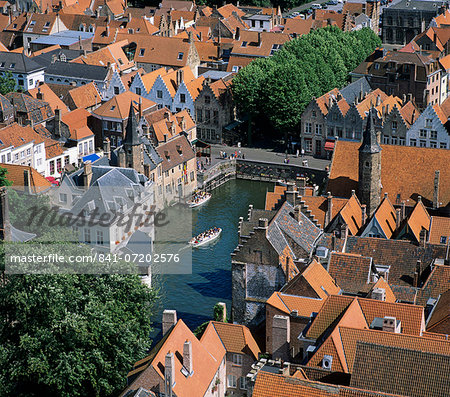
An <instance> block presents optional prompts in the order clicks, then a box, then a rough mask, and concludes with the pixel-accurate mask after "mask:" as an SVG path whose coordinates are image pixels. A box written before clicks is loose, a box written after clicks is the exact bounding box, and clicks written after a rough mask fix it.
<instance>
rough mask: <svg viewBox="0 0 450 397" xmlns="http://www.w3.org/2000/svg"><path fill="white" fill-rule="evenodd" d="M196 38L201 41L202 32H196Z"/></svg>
mask: <svg viewBox="0 0 450 397" xmlns="http://www.w3.org/2000/svg"><path fill="white" fill-rule="evenodd" d="M198 39H199V40H200V41H203V35H202V32H198Z"/></svg>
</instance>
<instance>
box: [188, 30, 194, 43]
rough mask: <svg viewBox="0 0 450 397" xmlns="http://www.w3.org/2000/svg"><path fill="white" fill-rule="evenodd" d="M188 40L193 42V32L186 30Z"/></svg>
mask: <svg viewBox="0 0 450 397" xmlns="http://www.w3.org/2000/svg"><path fill="white" fill-rule="evenodd" d="M188 41H189V43H190V44H192V43H193V42H194V34H193V33H192V32H188Z"/></svg>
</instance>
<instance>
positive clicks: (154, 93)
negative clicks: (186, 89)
mask: <svg viewBox="0 0 450 397" xmlns="http://www.w3.org/2000/svg"><path fill="white" fill-rule="evenodd" d="M146 98H148V99H150V100H151V101H153V102H156V103H157V104H158V108H163V107H166V108H167V109H169V110H173V98H172V95H171V94H170V91H169V90H168V88H167V86H166V83H165V82H164V80H163V79H162V77H161V76H158V77H157V78H156V80H155V83H154V84H153V87H152V88H151V89H150V91H149V92H148V95H147V96H146Z"/></svg>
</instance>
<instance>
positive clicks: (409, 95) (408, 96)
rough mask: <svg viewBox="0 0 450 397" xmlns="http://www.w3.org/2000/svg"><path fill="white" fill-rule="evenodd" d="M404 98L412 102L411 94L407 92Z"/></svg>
mask: <svg viewBox="0 0 450 397" xmlns="http://www.w3.org/2000/svg"><path fill="white" fill-rule="evenodd" d="M406 98H407V99H408V102H412V99H413V96H412V94H407V95H406Z"/></svg>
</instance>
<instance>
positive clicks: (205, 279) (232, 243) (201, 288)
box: [152, 179, 273, 339]
mask: <svg viewBox="0 0 450 397" xmlns="http://www.w3.org/2000/svg"><path fill="white" fill-rule="evenodd" d="M267 190H272V191H273V184H270V183H265V182H257V181H246V180H239V179H235V180H231V181H228V182H227V183H225V184H224V185H222V186H220V187H218V188H217V189H215V190H214V191H213V192H212V197H211V199H210V200H209V201H208V202H207V203H206V204H204V205H203V206H201V207H199V208H198V209H193V214H192V236H196V235H197V234H200V233H201V232H203V231H205V230H207V229H209V228H211V227H214V226H217V227H220V228H222V234H221V236H220V238H219V239H218V240H217V241H216V242H214V243H212V244H211V245H210V246H205V247H203V248H198V249H192V272H189V274H161V275H154V276H153V280H152V283H153V285H154V286H155V287H156V288H159V290H160V296H161V300H160V304H159V307H158V310H157V313H156V314H155V318H154V324H155V332H154V334H153V335H152V336H153V338H156V339H158V337H160V336H161V335H160V330H161V319H162V311H163V310H164V309H175V310H176V311H177V314H178V318H181V319H183V321H184V322H185V323H186V324H187V325H188V327H189V328H190V329H191V330H194V329H195V328H196V327H197V326H198V325H200V324H202V323H203V322H205V321H208V320H211V319H212V315H213V307H214V305H215V304H216V303H217V302H225V303H226V305H227V312H228V315H229V313H230V310H231V257H230V254H231V252H233V250H234V249H235V248H236V246H237V243H238V232H237V230H238V223H239V217H240V216H242V217H244V219H246V218H247V212H248V206H249V204H253V206H254V207H255V208H264V203H265V195H266V191H267Z"/></svg>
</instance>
